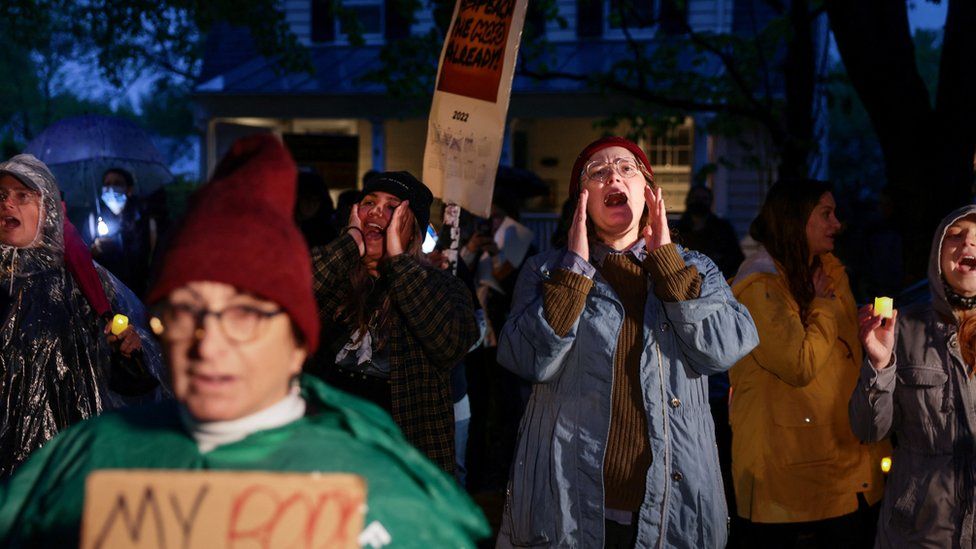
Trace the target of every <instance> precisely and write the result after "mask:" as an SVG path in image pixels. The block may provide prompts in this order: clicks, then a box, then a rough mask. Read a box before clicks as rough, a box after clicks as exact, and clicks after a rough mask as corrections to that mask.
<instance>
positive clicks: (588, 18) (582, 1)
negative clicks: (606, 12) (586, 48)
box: [576, 0, 604, 38]
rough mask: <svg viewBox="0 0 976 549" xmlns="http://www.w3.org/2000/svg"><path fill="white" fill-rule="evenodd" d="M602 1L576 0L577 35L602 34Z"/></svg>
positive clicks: (587, 36) (584, 36) (594, 35)
mask: <svg viewBox="0 0 976 549" xmlns="http://www.w3.org/2000/svg"><path fill="white" fill-rule="evenodd" d="M603 2H604V0H576V35H577V36H579V37H580V38H592V37H599V36H603Z"/></svg>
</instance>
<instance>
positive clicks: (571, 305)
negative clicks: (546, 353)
mask: <svg viewBox="0 0 976 549" xmlns="http://www.w3.org/2000/svg"><path fill="white" fill-rule="evenodd" d="M592 287H593V281H592V280H591V279H589V278H587V277H585V276H583V275H581V274H576V273H574V272H571V271H568V270H566V269H559V270H556V271H553V273H552V276H551V277H550V278H549V279H548V280H546V281H545V282H543V283H542V311H543V313H544V314H545V317H546V322H548V323H549V326H550V327H551V328H552V331H554V332H556V335H558V336H559V337H566V334H568V333H569V330H570V328H572V327H573V323H575V322H576V319H577V318H579V315H580V313H582V312H583V307H584V306H585V305H586V294H588V293H590V288H592Z"/></svg>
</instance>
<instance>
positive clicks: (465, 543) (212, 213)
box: [0, 135, 488, 547]
mask: <svg viewBox="0 0 976 549" xmlns="http://www.w3.org/2000/svg"><path fill="white" fill-rule="evenodd" d="M295 176H296V168H295V164H294V161H293V160H292V159H291V156H290V155H289V154H288V152H287V151H286V150H285V148H284V146H283V145H282V144H281V143H280V142H279V141H278V140H277V139H276V138H275V137H273V136H270V135H263V136H255V137H251V138H245V139H242V140H240V141H238V142H237V143H235V144H234V146H233V147H232V148H231V150H230V152H229V153H228V155H227V157H225V159H224V160H223V161H222V162H221V163H220V165H219V166H218V167H217V170H216V172H215V174H214V177H213V180H212V181H211V182H210V183H209V184H207V185H206V186H204V187H203V188H202V189H201V190H200V191H199V192H198V193H197V194H196V196H195V197H194V198H195V199H194V201H193V205H192V207H191V209H190V211H189V212H188V214H187V217H186V219H185V220H184V221H183V223H182V225H181V226H180V227H179V229H178V231H177V232H176V233H175V234H174V235H173V237H172V240H171V241H170V247H169V249H168V250H167V251H166V253H165V255H164V256H163V259H162V268H161V270H160V272H159V273H158V277H157V280H156V282H155V284H154V286H153V288H152V289H151V290H150V292H149V297H148V300H149V302H150V303H152V304H153V306H154V310H155V312H156V316H155V318H154V321H153V328H154V329H155V330H156V331H157V333H158V334H159V336H160V340H161V341H162V345H163V352H164V355H165V358H166V361H167V363H168V365H169V368H170V373H171V377H172V386H173V393H174V395H175V397H176V399H175V401H169V402H164V403H160V404H158V405H154V406H148V407H142V408H130V409H127V410H123V411H121V412H115V413H109V414H104V415H102V416H100V417H98V418H97V419H95V420H94V421H88V422H84V423H81V424H80V425H79V426H78V427H77V428H75V429H72V430H70V431H68V432H66V433H64V434H62V435H61V436H59V437H58V438H55V439H54V440H53V441H51V442H50V443H48V444H47V445H46V446H45V447H44V448H42V449H41V450H40V451H39V452H37V453H36V454H35V455H34V456H33V457H32V458H31V460H30V461H28V462H27V463H26V464H25V465H24V466H23V468H21V470H20V471H19V472H18V473H17V474H16V475H15V476H14V477H13V478H12V479H11V480H10V482H9V483H7V484H4V485H0V540H4V543H5V544H11V545H15V546H25V547H69V546H77V545H78V539H77V536H78V532H79V528H78V523H79V520H80V518H81V502H82V494H83V493H84V485H85V478H86V476H87V474H88V473H89V472H91V471H93V470H97V469H105V468H112V469H117V468H126V469H182V470H275V471H292V472H342V473H353V474H357V475H359V476H361V477H362V478H363V479H364V480H365V482H366V485H367V507H368V510H367V511H366V524H367V525H368V527H367V528H368V530H369V531H370V532H371V535H372V536H374V538H375V537H376V536H377V535H379V534H377V532H385V534H383V535H381V536H380V537H381V538H386V537H388V538H389V541H390V542H392V543H393V544H394V545H395V546H397V547H471V546H473V544H474V540H475V539H477V538H478V537H482V536H484V535H485V534H487V531H488V530H487V524H486V523H485V521H484V519H483V518H482V516H481V514H480V512H479V511H478V510H477V507H476V506H475V505H474V503H472V502H471V501H470V500H469V499H468V498H467V497H466V496H465V495H464V494H463V493H462V492H461V491H460V490H459V489H458V487H457V485H456V484H455V483H454V481H453V479H451V478H450V477H448V476H447V475H445V474H444V473H442V472H441V471H440V470H439V469H438V468H437V467H435V466H434V465H433V464H432V463H430V462H429V461H428V460H427V459H426V458H424V457H423V455H421V454H420V452H418V451H417V450H415V449H414V448H412V447H410V445H409V444H407V443H406V441H405V440H404V439H403V436H402V434H400V432H399V430H398V429H397V428H396V426H395V425H393V423H392V422H391V421H390V419H389V418H388V417H386V416H385V415H384V414H382V413H380V412H379V411H378V410H376V409H375V407H373V406H371V405H369V404H368V403H365V402H363V401H361V400H359V399H357V398H355V397H351V396H349V395H346V394H344V393H342V392H340V391H336V390H335V389H332V388H330V387H328V386H326V385H325V384H324V383H322V382H321V381H318V380H316V379H314V378H307V377H306V378H303V377H301V376H300V373H301V368H302V363H303V362H304V360H305V357H306V356H307V355H308V354H309V353H312V352H314V351H315V349H316V347H317V345H318V338H319V321H318V313H317V311H316V307H315V300H314V298H313V296H312V275H311V264H310V262H309V256H308V252H307V248H306V245H305V241H304V239H303V238H302V235H301V232H300V231H299V230H298V227H297V226H295V224H294V222H293V221H292V209H293V208H294V202H295V179H296V177H295Z"/></svg>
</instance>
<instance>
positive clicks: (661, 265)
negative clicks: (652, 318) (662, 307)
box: [644, 244, 701, 301]
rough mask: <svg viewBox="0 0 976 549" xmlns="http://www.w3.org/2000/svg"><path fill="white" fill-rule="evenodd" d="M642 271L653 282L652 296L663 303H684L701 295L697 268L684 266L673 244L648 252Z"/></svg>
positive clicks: (683, 261)
mask: <svg viewBox="0 0 976 549" xmlns="http://www.w3.org/2000/svg"><path fill="white" fill-rule="evenodd" d="M644 270H645V271H647V273H648V274H649V275H650V277H651V280H652V281H654V294H655V295H657V297H658V298H659V299H661V300H663V301H684V300H687V299H695V298H697V297H698V296H699V295H701V277H700V276H698V268H697V267H695V266H694V265H688V264H686V263H685V260H684V259H683V258H682V257H681V254H679V253H678V247H677V246H675V245H674V244H667V245H664V246H661V247H660V248H658V249H656V250H653V251H650V252H648V254H647V258H646V259H645V260H644Z"/></svg>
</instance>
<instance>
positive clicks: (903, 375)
mask: <svg viewBox="0 0 976 549" xmlns="http://www.w3.org/2000/svg"><path fill="white" fill-rule="evenodd" d="M895 375H896V376H897V377H898V382H899V383H901V384H902V385H905V386H908V387H919V388H924V387H941V386H943V385H945V384H946V382H947V381H949V375H948V374H947V373H945V372H944V371H943V370H941V369H937V368H925V367H920V366H898V367H897V370H896V371H895Z"/></svg>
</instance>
